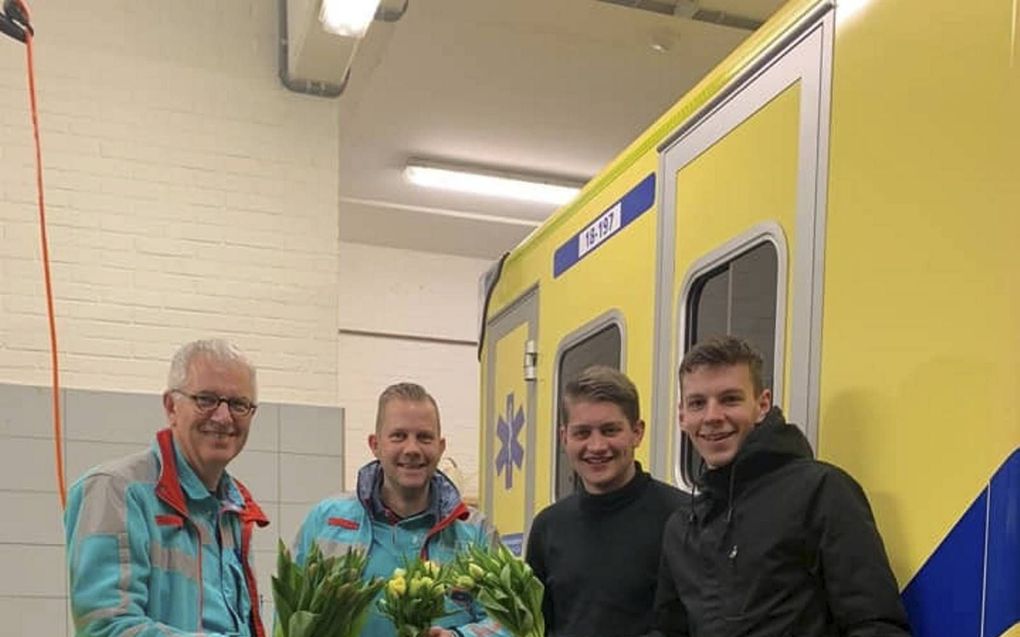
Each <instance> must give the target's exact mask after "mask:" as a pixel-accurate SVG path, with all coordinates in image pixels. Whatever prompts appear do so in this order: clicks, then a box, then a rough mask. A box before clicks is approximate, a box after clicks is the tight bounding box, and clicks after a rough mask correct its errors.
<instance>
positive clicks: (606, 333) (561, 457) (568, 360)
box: [554, 323, 621, 500]
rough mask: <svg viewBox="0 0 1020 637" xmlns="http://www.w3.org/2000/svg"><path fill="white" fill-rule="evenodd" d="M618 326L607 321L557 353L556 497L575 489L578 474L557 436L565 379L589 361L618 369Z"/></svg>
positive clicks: (573, 374) (572, 378)
mask: <svg viewBox="0 0 1020 637" xmlns="http://www.w3.org/2000/svg"><path fill="white" fill-rule="evenodd" d="M620 344H621V335H620V326H619V325H617V324H616V323H610V324H609V325H606V326H605V327H602V328H600V329H599V330H598V331H597V332H594V333H593V334H591V335H589V336H588V337H586V338H585V339H584V340H582V341H579V342H577V343H575V344H573V345H571V346H570V347H568V348H567V349H565V350H564V351H563V353H562V355H561V356H560V365H559V375H558V378H559V381H558V386H557V388H556V404H557V410H556V412H557V414H558V417H559V422H558V423H557V426H556V485H555V488H556V491H555V494H554V495H555V497H556V499H557V500H560V499H562V498H565V497H567V496H568V495H570V494H571V493H574V491H575V490H576V489H577V474H575V473H574V471H573V469H571V468H570V460H569V459H568V458H567V455H566V450H565V449H564V448H563V442H562V441H561V440H560V436H559V425H561V424H563V419H564V413H563V409H562V404H563V401H562V398H563V390H564V388H566V386H567V383H569V382H570V381H572V380H574V379H575V378H577V377H578V376H579V375H580V374H581V372H583V371H584V370H586V369H588V368H589V367H591V366H592V365H607V366H609V367H612V368H613V369H620V351H621V350H620Z"/></svg>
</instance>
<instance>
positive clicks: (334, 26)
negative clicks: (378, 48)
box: [319, 0, 380, 38]
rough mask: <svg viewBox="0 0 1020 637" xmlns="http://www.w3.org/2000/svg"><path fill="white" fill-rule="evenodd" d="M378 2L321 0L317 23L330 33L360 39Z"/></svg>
mask: <svg viewBox="0 0 1020 637" xmlns="http://www.w3.org/2000/svg"><path fill="white" fill-rule="evenodd" d="M379 2H380V0H322V8H321V9H319V22H321V23H322V28H323V29H325V30H326V31H329V32H330V33H335V34H337V35H342V36H344V37H348V38H360V37H362V36H363V35H365V32H366V31H368V25H370V24H372V19H373V18H374V17H375V12H376V10H377V9H378V8H379Z"/></svg>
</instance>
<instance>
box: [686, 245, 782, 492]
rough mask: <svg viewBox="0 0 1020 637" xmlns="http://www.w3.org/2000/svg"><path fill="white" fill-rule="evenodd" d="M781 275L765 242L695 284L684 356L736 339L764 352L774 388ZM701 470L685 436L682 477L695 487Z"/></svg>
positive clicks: (771, 247)
mask: <svg viewBox="0 0 1020 637" xmlns="http://www.w3.org/2000/svg"><path fill="white" fill-rule="evenodd" d="M778 275H779V269H778V255H777V252H776V246H775V245H774V244H773V243H771V242H765V243H762V244H759V245H757V246H754V247H753V248H751V249H750V250H747V251H745V252H742V253H740V254H738V255H736V256H735V257H734V258H732V259H730V260H728V261H726V262H724V263H722V264H718V263H717V264H715V265H714V267H713V268H712V269H711V270H708V271H706V272H705V273H703V274H701V275H699V276H698V277H697V278H695V279H694V281H693V283H692V284H691V288H690V289H691V292H690V293H689V294H688V296H687V308H686V310H685V311H686V313H687V321H688V326H689V328H688V329H687V331H686V334H685V338H684V351H687V350H689V349H690V348H691V347H692V346H694V345H695V344H697V343H699V342H701V341H704V340H707V339H709V338H711V337H713V336H722V335H726V334H734V335H736V336H740V337H742V338H744V339H746V340H747V341H748V342H750V343H751V344H752V345H753V346H754V347H755V348H756V349H757V350H758V351H759V352H761V355H762V359H763V361H764V365H763V370H762V371H763V376H764V378H763V380H764V382H765V386H766V387H768V388H770V389H771V388H772V385H773V374H774V370H775V364H774V358H775V343H776V309H777V308H776V281H777V277H778ZM700 468H701V457H700V456H699V455H698V453H697V451H695V450H694V447H693V446H692V445H691V444H690V442H689V441H688V440H687V437H686V436H681V443H680V471H681V475H682V477H683V480H684V482H686V483H687V484H691V482H692V479H693V478H694V476H696V475H697V474H698V471H699V470H700Z"/></svg>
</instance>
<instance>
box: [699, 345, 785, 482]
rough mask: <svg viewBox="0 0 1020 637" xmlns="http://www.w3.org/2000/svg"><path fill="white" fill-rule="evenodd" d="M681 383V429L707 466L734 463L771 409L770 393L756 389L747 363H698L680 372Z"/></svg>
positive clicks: (712, 466) (721, 465) (715, 466)
mask: <svg viewBox="0 0 1020 637" xmlns="http://www.w3.org/2000/svg"><path fill="white" fill-rule="evenodd" d="M680 383H681V395H682V399H681V402H680V429H682V430H683V431H684V432H685V433H686V434H687V435H688V436H689V437H690V439H691V442H692V443H693V444H694V448H695V449H697V450H698V453H700V454H701V457H702V458H704V459H705V464H706V465H708V467H709V468H711V469H715V468H718V467H723V466H725V465H727V464H729V463H730V462H733V458H734V457H735V456H736V455H737V451H739V450H740V446H741V445H742V444H743V443H744V439H745V438H747V435H748V434H749V433H751V430H752V429H754V427H755V425H757V424H758V423H760V422H761V421H762V420H763V419H764V418H765V414H766V413H768V411H769V409H770V408H771V406H772V394H771V392H770V391H769V390H768V389H763V390H761V392H760V393H756V392H755V389H754V382H753V381H752V378H751V371H750V368H749V367H748V365H747V364H746V363H738V364H736V365H701V366H698V367H695V368H694V369H692V370H691V371H688V372H685V373H683V374H682V376H681V378H680Z"/></svg>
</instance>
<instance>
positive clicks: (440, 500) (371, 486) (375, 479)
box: [357, 460, 466, 520]
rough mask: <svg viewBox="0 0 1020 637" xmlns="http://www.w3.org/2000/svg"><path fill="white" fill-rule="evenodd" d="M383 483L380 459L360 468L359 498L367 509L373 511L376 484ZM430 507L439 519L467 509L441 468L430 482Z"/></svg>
mask: <svg viewBox="0 0 1020 637" xmlns="http://www.w3.org/2000/svg"><path fill="white" fill-rule="evenodd" d="M381 483H382V464H381V463H380V462H379V461H378V460H373V461H372V462H369V463H368V464H366V465H365V466H363V467H362V468H361V469H359V470H358V486H357V493H358V500H360V501H361V504H362V505H363V506H364V507H365V510H366V511H372V495H373V494H374V493H375V490H376V485H378V484H381ZM429 509H430V510H431V511H432V512H433V514H434V515H435V516H436V519H437V520H445V519H446V518H448V517H450V516H454V517H459V516H460V515H462V514H463V513H464V512H465V511H466V508H465V506H464V504H463V502H461V498H460V491H458V490H457V486H456V485H455V484H453V481H452V480H450V478H448V477H447V476H446V474H445V473H443V472H442V471H440V470H439V469H436V473H435V475H433V476H432V480H431V481H430V482H429Z"/></svg>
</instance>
